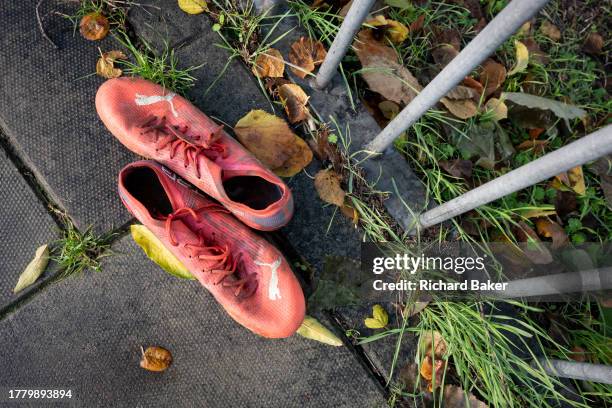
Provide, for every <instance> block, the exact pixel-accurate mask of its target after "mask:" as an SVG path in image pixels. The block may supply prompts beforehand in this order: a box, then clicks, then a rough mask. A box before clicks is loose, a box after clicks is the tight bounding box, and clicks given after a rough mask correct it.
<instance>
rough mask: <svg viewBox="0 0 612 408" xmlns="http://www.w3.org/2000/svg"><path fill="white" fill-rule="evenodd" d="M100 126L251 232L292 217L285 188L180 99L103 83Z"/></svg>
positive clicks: (140, 84) (135, 84)
mask: <svg viewBox="0 0 612 408" xmlns="http://www.w3.org/2000/svg"><path fill="white" fill-rule="evenodd" d="M96 109H97V111H98V115H99V116H100V118H101V119H102V122H104V124H105V125H106V127H107V128H108V129H109V130H110V131H111V133H113V134H114V135H115V136H116V137H117V139H119V141H120V142H121V143H123V144H124V145H125V146H126V147H127V148H128V149H130V150H131V151H133V152H135V153H136V154H138V155H140V156H144V157H146V158H149V159H153V160H156V161H158V162H160V163H162V164H163V165H164V166H166V167H168V168H170V169H171V170H172V171H174V172H175V173H176V174H178V175H179V176H181V177H183V178H184V179H186V180H187V181H189V182H190V183H192V184H193V185H194V186H196V187H197V188H199V189H200V190H202V191H204V192H205V193H206V194H207V195H209V196H211V197H212V198H214V199H215V200H217V201H219V202H220V203H221V204H222V205H223V206H224V207H226V208H227V209H228V210H230V211H231V212H232V213H233V214H234V215H235V216H236V217H237V218H238V219H239V220H241V221H242V222H244V223H245V224H247V225H249V226H250V227H252V228H255V229H258V230H263V231H271V230H275V229H278V228H280V227H282V226H283V225H285V224H287V223H288V222H289V220H290V219H291V216H292V215H293V199H292V196H291V191H290V190H289V188H288V187H287V186H286V185H285V184H284V183H283V182H282V181H281V179H279V178H278V177H277V176H276V175H275V174H274V173H272V172H271V171H270V170H268V169H266V168H265V167H263V166H262V165H261V163H259V161H258V160H257V159H256V158H255V157H254V156H253V155H251V153H249V152H248V151H247V150H246V149H244V147H242V145H241V144H240V143H238V142H237V141H235V140H234V139H233V138H232V137H231V136H229V135H228V134H227V133H225V132H224V131H223V129H222V126H219V125H217V124H216V123H215V122H213V121H212V120H211V119H210V118H209V117H208V116H206V115H205V114H204V113H202V112H201V111H200V110H199V109H197V108H196V107H195V106H193V105H192V104H191V103H190V102H189V101H187V100H186V99H185V98H182V97H181V96H179V95H176V94H174V93H173V92H170V91H168V90H166V89H164V88H162V87H161V86H159V85H156V84H153V83H151V82H149V81H146V80H144V79H139V78H126V77H124V78H115V79H111V80H108V81H106V82H105V83H104V84H102V86H101V87H100V89H98V93H97V95H96Z"/></svg>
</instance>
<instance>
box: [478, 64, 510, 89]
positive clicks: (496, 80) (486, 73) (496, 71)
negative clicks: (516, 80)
mask: <svg viewBox="0 0 612 408" xmlns="http://www.w3.org/2000/svg"><path fill="white" fill-rule="evenodd" d="M505 80H506V68H505V67H504V66H503V65H502V64H500V63H497V62H495V61H493V60H491V59H488V60H486V61H485V62H484V63H483V64H482V69H481V70H480V83H481V84H482V85H483V86H484V87H485V96H489V95H491V94H492V93H493V92H495V91H497V89H499V87H500V86H501V85H502V84H503V83H504V81H505Z"/></svg>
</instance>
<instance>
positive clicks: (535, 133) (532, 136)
mask: <svg viewBox="0 0 612 408" xmlns="http://www.w3.org/2000/svg"><path fill="white" fill-rule="evenodd" d="M545 131H546V129H544V128H534V129H529V138H530V139H532V140H535V139H537V138H538V137H540V135H541V134H542V133H544V132H545Z"/></svg>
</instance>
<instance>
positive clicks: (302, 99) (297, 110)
mask: <svg viewBox="0 0 612 408" xmlns="http://www.w3.org/2000/svg"><path fill="white" fill-rule="evenodd" d="M278 97H279V98H280V100H281V102H282V103H283V106H284V107H285V112H286V113H287V117H288V118H289V122H290V123H298V122H301V121H303V120H306V119H308V118H309V117H310V112H309V111H308V108H307V107H306V104H307V103H308V95H306V92H304V90H303V89H302V88H300V86H299V85H296V84H284V85H281V86H279V87H278Z"/></svg>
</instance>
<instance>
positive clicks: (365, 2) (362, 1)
mask: <svg viewBox="0 0 612 408" xmlns="http://www.w3.org/2000/svg"><path fill="white" fill-rule="evenodd" d="M374 1H375V0H353V4H352V5H351V8H350V9H349V11H348V13H347V14H346V17H345V18H344V21H343V22H342V25H341V26H340V30H339V31H338V34H337V35H336V38H334V42H333V43H332V45H331V47H329V51H328V52H327V56H326V57H325V60H323V63H322V64H321V67H320V68H319V73H318V74H317V77H316V78H315V80H314V81H313V83H312V86H313V87H314V88H316V89H323V88H325V87H326V86H327V84H329V81H331V79H332V78H333V77H334V75H335V74H336V70H337V69H338V65H339V64H340V61H341V60H342V58H344V55H345V54H346V51H347V50H348V48H349V46H350V45H351V44H352V43H353V38H354V37H355V34H356V33H357V31H358V30H359V28H360V27H361V24H362V23H363V20H365V18H366V16H367V15H368V12H369V11H370V9H371V8H372V5H373V4H374Z"/></svg>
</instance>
